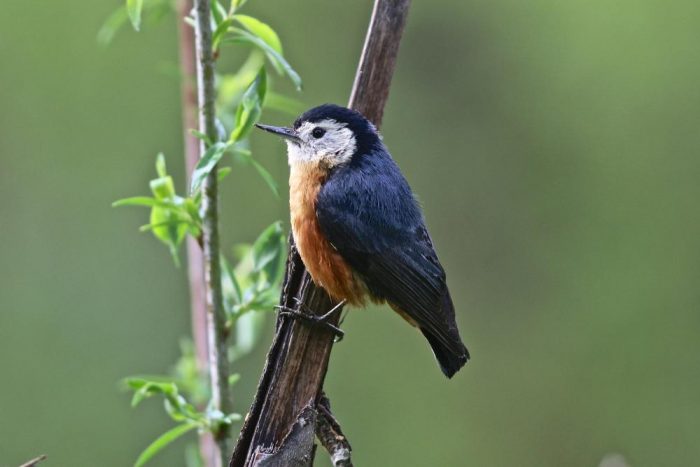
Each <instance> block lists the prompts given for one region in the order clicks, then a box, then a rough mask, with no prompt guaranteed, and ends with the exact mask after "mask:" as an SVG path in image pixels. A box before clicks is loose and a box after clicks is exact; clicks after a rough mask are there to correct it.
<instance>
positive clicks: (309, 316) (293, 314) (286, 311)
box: [275, 297, 346, 342]
mask: <svg viewBox="0 0 700 467" xmlns="http://www.w3.org/2000/svg"><path fill="white" fill-rule="evenodd" d="M294 301H295V302H297V306H299V307H300V308H303V309H306V313H303V312H301V311H299V310H296V309H294V308H289V307H287V306H284V305H277V306H275V308H276V309H277V310H278V313H279V314H280V315H282V316H288V317H290V318H293V319H299V320H302V321H306V322H307V323H310V324H311V325H314V326H323V327H325V328H326V329H328V330H329V331H331V332H332V333H333V334H334V335H335V338H336V340H335V341H336V342H340V341H341V340H343V337H344V336H345V333H344V332H343V330H342V329H340V328H339V327H338V326H335V325H333V324H331V323H329V322H328V320H329V319H330V317H331V316H333V313H335V312H336V311H338V310H339V309H340V308H342V306H343V305H345V303H346V300H343V301H341V302H340V303H338V304H337V305H335V306H334V307H333V308H331V309H330V310H329V311H327V312H326V313H324V314H322V315H320V316H318V315H315V314H313V313H312V312H311V311H310V310H308V309H307V308H306V307H305V305H304V304H303V303H301V300H299V299H298V298H296V297H294Z"/></svg>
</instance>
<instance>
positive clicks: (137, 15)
mask: <svg viewBox="0 0 700 467" xmlns="http://www.w3.org/2000/svg"><path fill="white" fill-rule="evenodd" d="M142 10H143V0H126V11H127V13H128V14H129V19H130V20H131V25H132V26H133V27H134V29H135V30H137V31H138V30H139V28H141V11H142Z"/></svg>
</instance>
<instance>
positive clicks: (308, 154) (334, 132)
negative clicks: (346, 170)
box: [287, 119, 357, 167]
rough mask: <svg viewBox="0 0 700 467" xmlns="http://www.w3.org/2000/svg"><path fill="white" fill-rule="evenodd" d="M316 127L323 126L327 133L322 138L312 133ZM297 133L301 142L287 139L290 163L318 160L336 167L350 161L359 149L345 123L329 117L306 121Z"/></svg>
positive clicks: (317, 161)
mask: <svg viewBox="0 0 700 467" xmlns="http://www.w3.org/2000/svg"><path fill="white" fill-rule="evenodd" d="M316 127H320V128H323V129H324V130H326V133H325V134H324V135H323V136H322V137H321V138H314V137H313V135H312V132H313V130H314V129H315V128H316ZM297 133H298V134H299V136H300V138H301V140H302V141H301V143H294V142H292V141H287V155H288V159H289V164H290V165H292V164H296V163H308V162H316V163H323V164H325V165H327V166H328V167H335V166H337V165H340V164H344V163H346V162H349V161H350V159H351V158H352V155H353V154H354V153H355V150H356V149H357V141H356V140H355V135H354V134H353V132H352V130H350V128H347V127H346V126H345V124H344V123H339V122H337V121H335V120H331V119H327V120H322V121H320V122H315V123H311V122H304V123H303V124H302V125H301V126H300V127H299V128H298V129H297Z"/></svg>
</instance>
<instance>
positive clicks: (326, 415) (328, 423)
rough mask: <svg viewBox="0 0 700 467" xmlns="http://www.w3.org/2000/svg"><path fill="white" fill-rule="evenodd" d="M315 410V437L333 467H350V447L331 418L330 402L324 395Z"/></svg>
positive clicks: (336, 423)
mask: <svg viewBox="0 0 700 467" xmlns="http://www.w3.org/2000/svg"><path fill="white" fill-rule="evenodd" d="M316 409H317V410H318V417H317V419H316V437H317V438H318V440H319V441H320V442H321V444H322V445H323V447H324V448H326V451H328V454H330V455H331V462H332V463H333V467H352V460H351V458H350V454H351V453H352V446H350V442H349V441H348V439H347V438H346V437H345V435H344V434H343V430H342V429H341V428H340V423H338V420H336V418H335V417H334V416H333V413H332V412H331V401H330V400H328V397H326V395H325V394H321V398H320V399H319V401H318V404H317V405H316Z"/></svg>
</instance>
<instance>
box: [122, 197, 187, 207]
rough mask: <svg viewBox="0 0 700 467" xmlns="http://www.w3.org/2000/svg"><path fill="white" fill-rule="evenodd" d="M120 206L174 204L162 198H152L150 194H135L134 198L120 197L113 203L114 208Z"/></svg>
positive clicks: (162, 205)
mask: <svg viewBox="0 0 700 467" xmlns="http://www.w3.org/2000/svg"><path fill="white" fill-rule="evenodd" d="M120 206H161V207H165V206H173V205H172V204H169V203H166V202H163V201H161V200H158V199H155V198H150V197H148V196H134V197H132V198H123V199H118V200H116V201H115V202H113V203H112V207H113V208H117V207H120Z"/></svg>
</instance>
